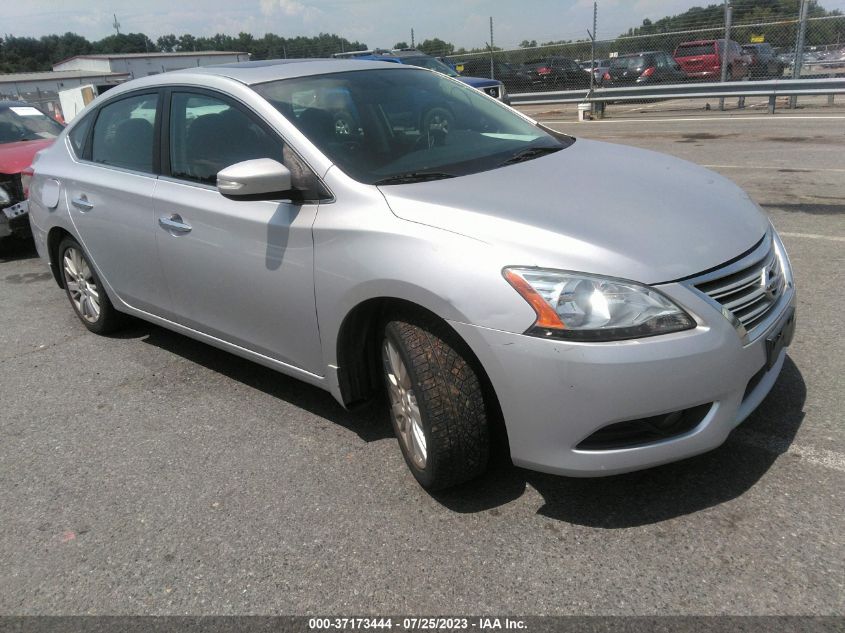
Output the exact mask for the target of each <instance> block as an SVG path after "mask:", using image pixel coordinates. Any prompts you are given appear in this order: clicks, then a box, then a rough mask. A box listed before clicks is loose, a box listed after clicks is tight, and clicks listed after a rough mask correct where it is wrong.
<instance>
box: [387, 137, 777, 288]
mask: <svg viewBox="0 0 845 633" xmlns="http://www.w3.org/2000/svg"><path fill="white" fill-rule="evenodd" d="M380 189H381V191H382V193H383V195H384V197H385V199H386V200H387V203H388V205H389V206H390V208H391V209H392V211H393V213H394V214H395V215H397V216H398V217H400V218H403V219H405V220H409V221H412V222H417V223H420V224H426V225H429V226H433V227H437V228H440V229H444V230H447V231H451V232H454V233H459V234H462V235H466V236H469V237H472V238H475V239H477V240H481V241H484V242H487V243H489V244H490V245H492V246H494V247H496V248H498V249H499V250H500V251H501V253H502V258H503V260H505V261H503V264H504V265H521V266H540V267H548V268H559V269H566V270H575V271H580V272H591V273H596V274H602V275H609V276H614V277H623V278H626V279H633V280H636V281H640V282H643V283H650V284H654V283H660V282H664V281H671V280H675V279H680V278H682V277H687V276H690V275H694V274H696V273H699V272H702V271H704V270H707V269H709V268H713V267H714V266H718V265H719V264H721V263H723V262H726V261H728V260H730V259H732V258H734V257H736V256H737V255H739V254H741V253H743V252H745V251H747V250H748V249H750V248H751V247H752V246H754V245H755V244H756V243H757V242H758V241H759V240H760V238H761V237H762V236H763V235H764V234H765V232H766V231H767V229H768V227H769V223H768V220H767V218H766V216H765V215H764V214H763V213H762V211H760V209H759V207H758V206H757V205H756V204H755V203H754V202H753V201H752V200H751V199H750V198H749V197H748V194H746V193H745V192H744V191H743V190H742V189H740V188H739V187H738V186H736V185H735V184H733V183H732V182H731V181H729V180H727V179H726V178H723V177H722V176H720V175H719V174H716V173H715V172H712V171H709V170H707V169H704V168H702V167H699V166H697V165H695V164H693V163H689V162H687V161H683V160H680V159H677V158H674V157H672V156H667V155H665V154H659V153H656V152H651V151H646V150H641V149H636V148H633V147H628V146H625V145H614V144H610V143H601V142H597V141H587V140H582V139H579V140H578V141H577V142H575V143H574V144H572V145H571V146H570V147H568V148H566V149H563V150H561V151H559V152H555V153H554V154H549V155H546V156H543V157H541V158H536V159H534V160H529V161H525V162H522V163H517V164H514V165H509V166H507V167H501V168H499V169H494V170H491V171H486V172H481V173H478V174H472V175H468V176H462V177H458V178H451V179H446V180H437V181H430V182H423V183H413V184H405V185H393V186H382V187H380Z"/></svg>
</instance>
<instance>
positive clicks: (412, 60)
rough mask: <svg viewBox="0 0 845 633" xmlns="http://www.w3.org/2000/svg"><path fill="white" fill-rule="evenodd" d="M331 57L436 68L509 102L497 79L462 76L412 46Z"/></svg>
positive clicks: (505, 91)
mask: <svg viewBox="0 0 845 633" xmlns="http://www.w3.org/2000/svg"><path fill="white" fill-rule="evenodd" d="M332 57H336V58H340V59H356V60H372V61H379V62H394V63H396V64H410V65H411V66H419V67H421V68H428V69H429V70H436V71H437V72H439V73H443V74H444V75H448V76H449V77H454V78H455V79H457V80H458V81H462V82H463V83H465V84H467V85H468V86H472V87H473V88H476V89H478V90H481V91H482V92H484V93H486V94H488V95H490V96H491V97H493V98H494V99H498V100H499V101H502V102H503V103H506V104H507V105H510V104H511V101H510V97H508V92H507V90H505V86H504V84H503V83H502V82H501V81H499V80H498V79H484V78H483V77H464V76H463V75H459V74H458V71H456V70H455V69H454V68H452V67H451V66H449V65H448V64H445V63H443V62H442V61H440V60H439V59H437V58H436V57H432V56H431V55H426V54H425V53H423V52H422V51H418V50H416V49H414V48H403V49H398V50H392V51H389V50H385V49H378V48H377V49H374V50H369V51H352V52H349V53H336V54H335V55H332Z"/></svg>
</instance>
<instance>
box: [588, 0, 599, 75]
mask: <svg viewBox="0 0 845 633" xmlns="http://www.w3.org/2000/svg"><path fill="white" fill-rule="evenodd" d="M598 11H599V3H598V2H593V32H592V33H590V31H587V35H589V36H590V92H592V91H593V89H594V88H595V83H596V24H597V23H598Z"/></svg>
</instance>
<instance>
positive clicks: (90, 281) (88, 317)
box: [58, 237, 123, 334]
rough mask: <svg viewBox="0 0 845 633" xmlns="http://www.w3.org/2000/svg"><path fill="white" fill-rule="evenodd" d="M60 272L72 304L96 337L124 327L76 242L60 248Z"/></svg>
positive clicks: (66, 240) (63, 243)
mask: <svg viewBox="0 0 845 633" xmlns="http://www.w3.org/2000/svg"><path fill="white" fill-rule="evenodd" d="M58 265H59V270H60V271H61V273H62V281H63V285H64V287H65V294H66V295H67V298H68V301H70V305H71V307H72V308H73V311H74V312H76V316H77V317H79V320H80V321H82V325H84V326H85V327H86V328H88V329H89V330H90V331H91V332H94V333H95V334H108V333H110V332H114V331H115V330H116V329H118V328H119V327H120V326H121V325H122V321H123V319H122V318H121V314H120V313H119V312H118V311H117V310H115V309H114V306H113V305H112V303H111V301H110V300H109V297H108V295H107V294H106V291H105V290H104V289H103V284H102V283H101V282H100V278H99V277H98V276H97V273H96V272H95V271H94V267H93V266H91V262H90V261H89V260H88V256H87V255H86V254H85V251H84V250H83V249H82V247H81V246H80V245H79V242H77V241H76V240H75V239H73V238H71V237H66V238H65V239H64V240H62V242H61V244H59V261H58Z"/></svg>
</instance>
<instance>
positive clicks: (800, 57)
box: [789, 0, 810, 108]
mask: <svg viewBox="0 0 845 633" xmlns="http://www.w3.org/2000/svg"><path fill="white" fill-rule="evenodd" d="M809 10H810V3H809V2H808V0H801V13H800V17H799V20H800V22H799V24H798V36H797V37H796V38H795V59H794V60H793V61H792V78H793V79H800V78H801V66H802V65H803V63H804V37H805V36H806V33H807V12H808V11H809ZM797 105H798V97H797V95H793V96H791V97H789V107H790V108H795V106H797Z"/></svg>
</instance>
